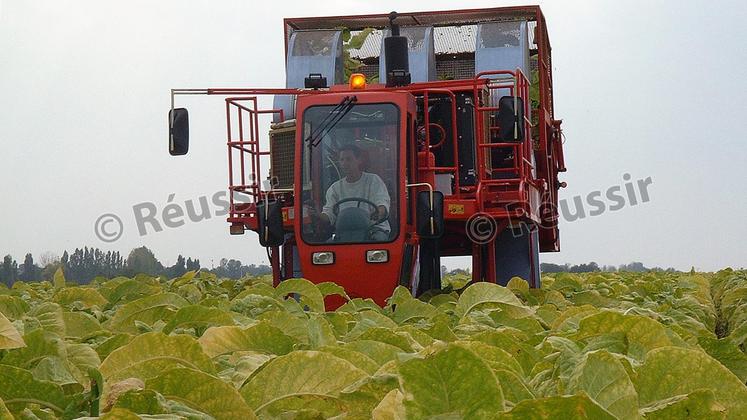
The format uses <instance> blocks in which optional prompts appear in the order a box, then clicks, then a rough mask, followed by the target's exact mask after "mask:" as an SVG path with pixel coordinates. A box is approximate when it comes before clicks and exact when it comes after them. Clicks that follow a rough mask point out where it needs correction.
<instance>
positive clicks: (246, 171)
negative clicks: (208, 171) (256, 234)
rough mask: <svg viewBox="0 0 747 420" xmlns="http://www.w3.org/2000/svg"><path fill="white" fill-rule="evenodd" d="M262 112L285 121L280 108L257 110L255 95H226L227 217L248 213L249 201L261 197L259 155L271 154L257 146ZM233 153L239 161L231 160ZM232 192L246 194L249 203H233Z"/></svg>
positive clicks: (255, 200)
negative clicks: (232, 96) (229, 96)
mask: <svg viewBox="0 0 747 420" xmlns="http://www.w3.org/2000/svg"><path fill="white" fill-rule="evenodd" d="M234 114H235V117H234ZM262 114H279V115H280V119H281V121H282V120H285V118H284V114H283V110H282V109H266V110H262V109H258V104H257V97H256V96H251V97H235V98H226V135H227V142H226V144H227V146H228V192H229V204H230V207H229V214H228V217H229V219H230V218H237V217H246V216H250V215H251V212H252V211H253V209H254V206H253V205H252V204H254V203H257V202H258V201H259V200H261V199H262V193H263V190H262V185H261V184H260V182H261V174H262V173H263V172H262V161H261V158H262V156H269V155H270V151H269V149H268V150H262V148H261V147H260V146H261V145H260V141H259V139H260V136H259V122H260V121H259V116H260V115H262ZM234 118H235V119H234ZM234 122H235V123H236V133H235V134H234V130H233V129H232V128H233V123H234ZM268 147H269V145H268ZM236 152H238V162H235V161H234V155H235V154H236ZM235 193H240V194H245V195H247V196H248V198H249V200H248V202H244V201H242V202H240V203H236V200H235V198H234V195H235ZM247 204H248V205H247Z"/></svg>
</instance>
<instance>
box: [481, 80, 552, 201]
mask: <svg viewBox="0 0 747 420" xmlns="http://www.w3.org/2000/svg"><path fill="white" fill-rule="evenodd" d="M499 90H505V91H508V93H507V95H505V96H513V97H516V98H521V106H522V108H523V120H522V121H520V124H522V125H523V138H522V140H520V141H513V142H506V141H499V142H493V133H494V132H496V131H498V130H500V128H501V127H500V126H499V125H496V124H497V121H496V118H495V116H496V115H497V113H498V109H499V108H498V103H497V102H498V101H499V100H500V97H497V95H495V94H494V93H497V92H498V91H499ZM473 94H474V97H475V120H476V121H475V144H476V149H477V150H476V161H477V165H476V166H477V168H476V169H477V176H478V178H477V181H478V184H477V189H476V192H475V195H476V197H475V198H476V200H477V205H478V208H479V210H480V211H483V210H484V206H485V202H486V198H485V197H484V196H483V190H484V189H487V188H490V187H506V188H512V189H513V190H514V191H516V193H517V194H518V196H519V197H523V196H524V195H525V194H526V185H525V184H526V183H529V184H532V185H535V186H536V185H537V183H536V178H535V177H536V174H535V173H533V170H534V165H533V163H532V156H533V154H534V151H533V146H532V138H531V133H532V131H531V120H530V112H531V104H530V98H529V81H528V79H527V77H526V75H525V74H524V73H523V72H522V71H521V70H520V69H516V71H506V70H496V71H486V72H482V73H479V74H477V76H475V79H474V82H473ZM517 102H518V101H517ZM515 111H516V112H518V110H515ZM486 124H487V127H486ZM496 149H510V150H511V152H512V153H511V154H512V165H511V166H507V167H502V168H493V167H492V161H491V163H490V164H488V163H487V162H486V160H487V158H489V157H492V152H493V151H495V150H496ZM491 160H492V159H491ZM498 174H507V175H508V176H503V177H497V176H496V175H498Z"/></svg>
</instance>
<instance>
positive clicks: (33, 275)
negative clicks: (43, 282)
mask: <svg viewBox="0 0 747 420" xmlns="http://www.w3.org/2000/svg"><path fill="white" fill-rule="evenodd" d="M19 268H20V273H19V275H18V278H19V279H20V280H21V281H38V280H39V279H40V275H41V269H40V268H39V267H38V266H37V265H36V264H34V257H33V255H31V253H30V252H29V253H28V254H26V258H24V260H23V264H21V266H20V267H19Z"/></svg>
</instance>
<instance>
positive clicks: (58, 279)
mask: <svg viewBox="0 0 747 420" xmlns="http://www.w3.org/2000/svg"><path fill="white" fill-rule="evenodd" d="M53 283H54V288H55V290H60V289H62V288H63V287H65V273H64V272H63V271H62V267H60V268H58V269H57V271H55V273H54V280H53Z"/></svg>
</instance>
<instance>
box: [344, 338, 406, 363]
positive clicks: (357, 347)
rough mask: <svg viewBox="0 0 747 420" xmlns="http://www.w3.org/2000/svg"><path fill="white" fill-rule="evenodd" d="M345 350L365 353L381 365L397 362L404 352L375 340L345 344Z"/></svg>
mask: <svg viewBox="0 0 747 420" xmlns="http://www.w3.org/2000/svg"><path fill="white" fill-rule="evenodd" d="M344 348H346V349H349V350H354V351H357V352H360V353H363V354H365V355H366V356H368V357H370V358H371V359H373V360H374V361H376V363H378V364H379V365H383V364H384V363H386V362H388V361H390V360H395V359H396V358H397V355H398V354H399V353H401V352H402V351H403V350H402V349H401V348H399V347H397V346H393V345H391V344H388V343H384V342H381V341H373V340H356V341H353V342H351V343H347V344H345V347H344Z"/></svg>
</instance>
